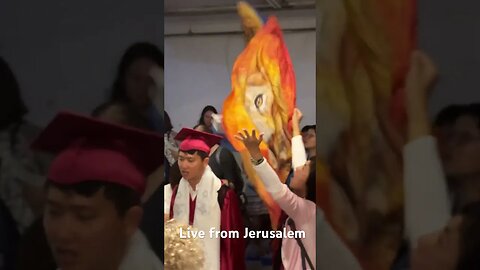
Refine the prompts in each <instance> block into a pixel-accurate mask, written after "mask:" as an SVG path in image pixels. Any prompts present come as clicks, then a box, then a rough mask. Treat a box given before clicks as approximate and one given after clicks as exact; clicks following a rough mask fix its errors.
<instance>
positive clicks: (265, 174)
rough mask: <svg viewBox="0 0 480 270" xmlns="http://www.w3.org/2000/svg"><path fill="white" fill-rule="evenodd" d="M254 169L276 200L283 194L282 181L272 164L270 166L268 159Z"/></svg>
mask: <svg viewBox="0 0 480 270" xmlns="http://www.w3.org/2000/svg"><path fill="white" fill-rule="evenodd" d="M253 168H254V169H255V172H256V173H257V175H258V177H259V178H260V180H261V181H262V182H263V184H264V185H265V189H266V190H267V192H268V193H270V194H271V195H272V198H273V199H274V200H275V199H276V198H278V196H280V195H281V194H283V192H282V191H283V184H282V182H281V181H280V178H279V177H278V175H277V173H276V172H275V171H274V170H273V168H272V167H271V166H270V164H268V162H267V160H266V159H264V160H263V162H262V163H260V164H259V165H257V166H253Z"/></svg>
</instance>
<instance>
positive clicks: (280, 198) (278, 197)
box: [254, 160, 315, 223]
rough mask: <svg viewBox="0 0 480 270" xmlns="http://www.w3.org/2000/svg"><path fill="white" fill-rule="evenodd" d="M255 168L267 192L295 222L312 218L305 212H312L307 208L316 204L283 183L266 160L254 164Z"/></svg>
mask: <svg viewBox="0 0 480 270" xmlns="http://www.w3.org/2000/svg"><path fill="white" fill-rule="evenodd" d="M254 169H255V171H256V173H257V175H258V176H259V178H260V179H261V180H262V182H263V183H264V185H265V189H266V190H267V192H268V193H270V194H271V195H272V198H273V199H274V200H275V201H276V202H277V203H278V205H279V206H280V208H281V209H282V210H283V211H285V213H286V214H287V215H288V216H289V217H291V218H292V219H293V220H295V223H301V222H303V220H305V219H309V218H312V217H309V216H308V215H305V213H310V212H311V211H306V209H307V208H308V207H315V204H314V203H313V202H310V201H308V200H306V199H303V198H300V197H298V196H297V195H296V194H295V193H293V192H292V191H291V190H290V189H289V188H288V187H287V185H285V184H282V182H280V179H279V178H278V175H277V173H275V171H274V170H273V168H272V167H271V166H270V164H268V162H267V161H266V160H264V161H263V162H262V163H260V165H258V166H254Z"/></svg>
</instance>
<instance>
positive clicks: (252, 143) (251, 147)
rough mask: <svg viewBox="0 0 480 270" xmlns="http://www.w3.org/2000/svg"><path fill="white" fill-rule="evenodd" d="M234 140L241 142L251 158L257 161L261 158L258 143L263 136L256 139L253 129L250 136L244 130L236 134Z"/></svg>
mask: <svg viewBox="0 0 480 270" xmlns="http://www.w3.org/2000/svg"><path fill="white" fill-rule="evenodd" d="M235 139H237V140H239V141H241V142H242V143H243V144H244V145H245V148H247V150H248V152H249V153H250V156H251V157H252V158H254V159H256V160H258V159H261V158H262V157H263V156H262V152H261V151H260V143H261V142H262V141H263V134H260V135H259V137H258V138H257V132H256V131H255V129H254V130H252V133H251V134H249V133H248V131H247V130H246V129H244V130H243V132H238V134H237V135H235Z"/></svg>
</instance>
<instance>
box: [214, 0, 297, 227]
mask: <svg viewBox="0 0 480 270" xmlns="http://www.w3.org/2000/svg"><path fill="white" fill-rule="evenodd" d="M238 8H239V14H240V16H242V21H243V23H244V30H247V29H246V28H249V29H252V28H253V29H255V27H252V26H251V25H250V26H249V25H246V22H251V23H253V24H255V25H257V26H258V23H259V20H258V19H256V20H249V19H248V18H246V16H255V14H256V13H255V12H254V10H253V9H252V8H251V7H250V6H248V4H246V3H244V2H240V3H239V5H238ZM249 11H250V12H249ZM257 28H258V27H257ZM246 33H247V31H246ZM250 33H251V32H250ZM247 41H248V43H247V46H246V48H245V49H244V50H243V52H242V53H241V54H240V55H239V56H238V58H237V59H236V61H235V64H234V66H233V70H232V75H231V82H232V92H231V93H230V95H229V96H228V97H227V99H226V100H225V102H224V106H223V127H224V130H225V134H226V136H227V138H228V140H229V141H230V142H231V143H232V145H233V146H234V147H235V149H236V150H237V151H238V152H239V153H240V154H241V156H242V161H243V164H244V166H245V170H246V173H247V175H248V178H249V180H250V181H251V183H252V185H253V186H254V188H255V190H256V191H257V192H258V194H259V196H260V198H261V199H262V200H263V201H264V203H265V204H266V205H267V207H268V208H269V211H270V217H271V220H272V225H273V227H274V228H275V227H276V225H277V224H276V221H277V219H278V217H279V214H280V209H279V207H278V206H277V205H276V204H275V202H274V201H273V200H272V198H271V197H270V195H269V194H268V193H267V192H266V191H265V189H264V187H263V184H262V182H261V181H260V180H259V179H258V177H257V176H256V175H255V173H254V170H253V167H252V166H251V162H250V156H249V154H248V152H247V151H246V149H245V148H244V146H243V144H242V143H240V142H238V141H237V140H236V139H235V138H234V135H235V134H237V133H238V132H240V131H242V130H243V129H247V130H251V129H256V130H257V131H259V132H261V133H263V134H264V142H263V143H262V144H261V145H260V148H261V150H262V152H263V154H264V156H265V157H267V160H268V162H269V163H270V164H271V165H272V167H273V168H274V169H275V170H276V172H277V173H278V175H279V177H280V179H281V181H282V182H285V181H286V179H287V177H288V174H289V171H290V168H291V157H292V154H291V132H292V131H291V124H290V120H291V118H292V114H293V109H294V107H295V95H296V91H295V74H294V71H293V66H292V63H291V60H290V55H289V53H288V50H287V47H286V45H285V43H284V40H283V35H282V31H281V29H280V26H279V24H278V21H277V19H276V18H275V17H270V18H269V19H268V21H267V22H266V23H265V25H263V26H262V27H261V28H259V29H258V31H256V33H255V35H254V36H253V37H251V39H249V40H248V38H247Z"/></svg>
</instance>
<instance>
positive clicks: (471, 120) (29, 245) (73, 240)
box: [0, 43, 480, 270]
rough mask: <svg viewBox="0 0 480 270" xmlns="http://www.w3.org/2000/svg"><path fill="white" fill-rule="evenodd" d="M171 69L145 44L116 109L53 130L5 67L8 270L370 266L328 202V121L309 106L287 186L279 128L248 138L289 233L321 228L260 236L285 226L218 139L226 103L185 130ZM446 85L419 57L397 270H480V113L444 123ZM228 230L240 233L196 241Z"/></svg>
mask: <svg viewBox="0 0 480 270" xmlns="http://www.w3.org/2000/svg"><path fill="white" fill-rule="evenodd" d="M163 69H164V67H163V54H162V52H161V51H160V50H158V48H157V47H156V46H155V45H152V44H149V43H136V44H134V45H132V46H131V47H129V48H128V49H127V51H126V52H125V54H124V55H123V57H122V59H121V61H120V64H119V66H118V70H117V74H116V78H115V80H114V82H113V84H112V87H111V96H110V99H109V100H107V101H105V103H102V104H100V105H99V106H98V107H96V108H95V109H94V110H93V111H92V112H91V114H90V115H89V116H87V115H80V114H76V113H71V112H64V111H62V112H58V114H57V115H56V116H55V118H54V119H53V120H52V121H51V122H50V123H49V124H48V126H47V127H46V128H44V129H40V128H37V127H35V126H34V125H33V124H31V123H29V122H28V121H27V120H26V118H25V116H26V114H27V113H28V109H27V107H26V105H25V103H24V102H23V100H22V97H21V91H20V87H19V84H18V82H17V80H16V78H15V75H14V73H13V71H12V69H11V68H10V66H9V65H8V63H7V62H6V61H5V60H4V59H2V58H0V111H1V113H0V269H5V270H13V269H19V270H22V269H45V270H47V269H49V270H53V269H62V270H68V269H92V270H95V269H102V270H110V269H112V270H113V269H122V270H128V269H152V270H153V269H163V268H164V267H165V268H166V269H171V270H177V269H178V270H180V269H208V270H210V269H212V270H213V269H221V270H242V269H248V265H247V261H248V260H249V258H250V259H251V258H252V257H255V256H256V258H261V257H265V258H268V259H269V260H268V262H267V263H266V265H268V266H269V267H273V269H275V270H279V269H285V270H290V269H293V270H297V269H298V270H300V269H342V270H349V269H352V270H353V269H362V265H361V263H360V262H359V261H358V260H357V258H356V257H355V256H354V254H353V253H352V252H351V250H350V249H349V248H348V247H347V245H345V243H344V242H343V240H342V239H341V238H340V237H339V236H338V235H337V234H336V232H335V230H334V229H333V228H332V226H331V224H329V222H328V221H327V219H326V218H325V217H324V215H323V210H324V209H321V208H320V207H319V206H318V204H317V199H318V198H317V197H316V196H317V193H316V192H317V190H316V166H315V164H316V155H317V154H316V153H317V152H316V149H317V146H316V125H305V126H303V127H302V126H301V121H302V112H301V111H300V109H298V108H296V109H295V110H294V113H293V116H292V122H291V124H292V125H291V128H292V130H291V134H289V135H290V143H291V149H292V160H291V163H292V168H291V178H290V179H289V180H288V181H287V183H285V184H283V183H282V182H281V181H280V179H279V176H278V175H277V173H276V172H275V170H274V169H273V168H272V166H271V165H270V164H269V163H268V162H267V157H264V154H262V151H261V150H260V144H261V142H262V138H263V134H260V133H259V132H258V131H257V130H255V129H253V130H243V131H241V132H239V133H238V134H237V136H236V139H237V140H239V141H240V142H241V143H242V144H243V145H244V146H245V149H246V150H247V151H248V153H249V155H250V157H251V161H250V162H251V163H252V164H251V165H252V166H253V169H254V171H255V173H256V175H258V177H259V179H260V180H261V181H262V183H263V184H264V187H265V189H266V191H267V192H268V193H269V194H270V196H271V197H272V198H273V200H274V201H275V202H276V203H277V204H278V205H279V206H280V208H281V210H282V214H281V216H280V218H279V220H278V223H279V228H277V229H276V230H278V231H282V230H283V229H285V231H286V232H297V231H302V232H304V233H305V237H303V238H298V237H293V238H291V237H287V236H283V237H282V238H280V239H259V238H248V237H247V238H244V236H245V235H244V232H245V228H247V229H248V230H250V231H272V228H271V227H270V225H271V220H270V216H269V215H268V211H267V208H266V206H265V205H264V204H263V202H262V201H261V200H260V199H259V196H258V194H256V189H255V188H254V187H253V186H252V185H251V182H250V181H249V179H248V177H247V173H246V172H245V164H243V163H242V159H241V158H240V154H239V153H238V152H237V151H236V150H235V149H234V148H233V147H232V144H231V142H229V141H228V140H226V139H225V135H224V134H222V131H221V130H219V129H218V125H219V123H218V121H219V120H218V119H221V117H219V114H218V111H217V109H216V108H214V107H213V106H210V105H208V106H205V107H204V108H203V109H202V110H199V112H200V113H199V120H198V123H197V124H196V125H195V126H192V127H183V128H182V129H181V130H179V131H178V132H177V131H175V130H174V126H173V124H172V122H171V118H170V116H169V115H168V114H167V112H165V111H164V112H163V115H162V112H161V110H162V109H161V108H159V107H158V106H156V105H155V102H154V99H155V98H156V97H155V95H158V92H160V91H161V89H163V85H160V84H161V83H163V78H162V76H163ZM436 76H437V71H436V67H435V65H434V64H433V63H432V61H431V60H430V58H429V57H428V56H427V55H426V54H425V53H423V52H420V51H415V52H413V54H412V58H411V65H410V67H409V71H408V74H407V78H406V82H405V93H406V112H407V115H408V124H407V129H406V134H405V138H406V141H405V144H404V148H403V172H404V179H403V180H404V181H403V182H404V202H405V217H404V220H405V223H404V231H405V234H404V235H405V245H404V246H403V247H402V248H401V249H400V250H399V251H398V256H397V259H396V260H395V262H393V264H392V269H394V270H397V269H398V270H399V269H413V270H419V269H422V270H428V269H436V270H442V269H444V270H469V269H480V256H479V254H480V230H478V228H479V226H480V184H479V183H480V182H476V181H477V180H478V178H479V177H480V105H479V104H468V105H452V106H449V107H447V108H445V109H444V110H442V111H441V112H440V113H439V114H438V116H437V118H436V119H435V121H430V120H429V114H428V111H429V110H428V109H429V108H428V105H427V104H428V97H429V93H430V91H431V90H432V89H434V86H435V85H434V82H435V79H436ZM220 125H221V123H220ZM321 128H328V127H321ZM162 136H163V140H162ZM162 198H163V199H162ZM162 200H163V201H162ZM162 210H163V217H162V215H161V214H160V213H162ZM212 229H214V230H216V231H224V232H239V233H240V235H239V237H209V236H207V237H203V238H200V239H197V238H195V237H186V238H182V237H181V234H182V232H191V231H204V232H209V231H210V230H212ZM252 250H254V251H253V252H252Z"/></svg>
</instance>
